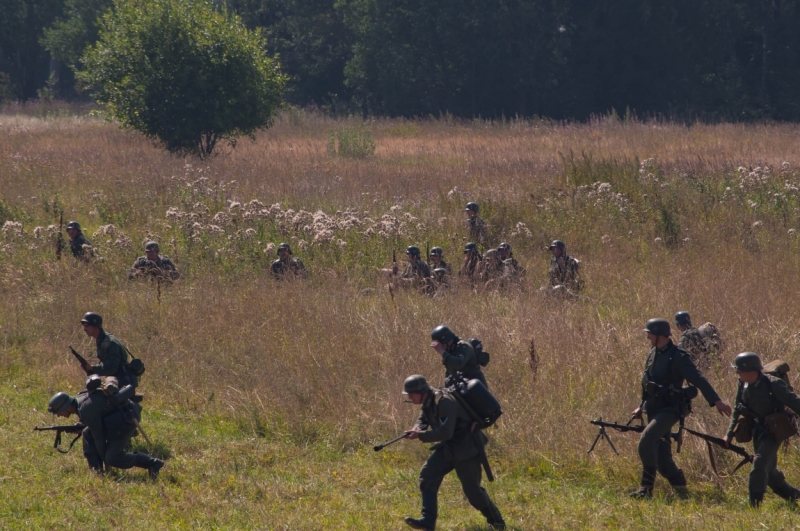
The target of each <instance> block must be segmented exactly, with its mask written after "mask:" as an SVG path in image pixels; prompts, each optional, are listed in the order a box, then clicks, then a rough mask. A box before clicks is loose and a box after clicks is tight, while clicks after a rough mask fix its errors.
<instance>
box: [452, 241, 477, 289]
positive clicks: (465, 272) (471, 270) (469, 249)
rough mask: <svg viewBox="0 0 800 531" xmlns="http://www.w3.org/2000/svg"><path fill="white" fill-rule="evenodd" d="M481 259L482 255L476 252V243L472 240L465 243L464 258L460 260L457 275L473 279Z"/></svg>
mask: <svg viewBox="0 0 800 531" xmlns="http://www.w3.org/2000/svg"><path fill="white" fill-rule="evenodd" d="M481 260H483V257H482V256H481V253H479V252H478V245H477V244H475V243H474V242H470V243H468V244H466V245H465V246H464V259H463V261H462V262H461V269H459V270H458V277H459V278H460V279H462V280H469V281H472V280H473V279H475V277H476V274H477V272H478V265H479V264H480V263H481Z"/></svg>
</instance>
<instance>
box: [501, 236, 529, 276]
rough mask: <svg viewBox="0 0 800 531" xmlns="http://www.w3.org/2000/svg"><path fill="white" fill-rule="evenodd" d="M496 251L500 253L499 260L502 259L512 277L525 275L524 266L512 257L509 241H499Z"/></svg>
mask: <svg viewBox="0 0 800 531" xmlns="http://www.w3.org/2000/svg"><path fill="white" fill-rule="evenodd" d="M497 252H498V253H499V254H500V260H502V261H503V264H505V266H506V268H507V269H508V272H509V273H510V275H511V276H512V277H515V278H518V277H521V276H524V275H525V268H524V267H522V266H520V265H519V262H517V259H516V258H514V253H513V252H512V251H511V244H510V243H506V242H503V243H501V244H500V245H499V246H498V247H497Z"/></svg>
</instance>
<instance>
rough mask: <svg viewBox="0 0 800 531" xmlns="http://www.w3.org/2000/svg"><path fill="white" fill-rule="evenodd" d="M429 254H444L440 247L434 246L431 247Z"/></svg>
mask: <svg viewBox="0 0 800 531" xmlns="http://www.w3.org/2000/svg"><path fill="white" fill-rule="evenodd" d="M431 254H435V255H437V256H442V255H443V254H444V250H443V249H442V248H441V247H434V248H433V249H431Z"/></svg>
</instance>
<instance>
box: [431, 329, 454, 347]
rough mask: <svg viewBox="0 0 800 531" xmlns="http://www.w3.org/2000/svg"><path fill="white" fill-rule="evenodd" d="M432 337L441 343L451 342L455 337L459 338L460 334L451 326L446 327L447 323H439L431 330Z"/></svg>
mask: <svg viewBox="0 0 800 531" xmlns="http://www.w3.org/2000/svg"><path fill="white" fill-rule="evenodd" d="M431 339H433V340H434V341H438V342H439V343H442V344H444V343H449V342H451V341H453V340H454V339H458V336H457V335H455V334H454V333H453V331H452V330H450V328H448V327H446V326H445V325H439V326H437V327H436V328H434V329H433V331H432V332H431Z"/></svg>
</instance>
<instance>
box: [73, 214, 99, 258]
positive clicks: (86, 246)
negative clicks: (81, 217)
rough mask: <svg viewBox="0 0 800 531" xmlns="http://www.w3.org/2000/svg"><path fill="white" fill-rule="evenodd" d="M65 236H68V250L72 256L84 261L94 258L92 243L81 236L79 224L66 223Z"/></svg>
mask: <svg viewBox="0 0 800 531" xmlns="http://www.w3.org/2000/svg"><path fill="white" fill-rule="evenodd" d="M67 234H68V235H69V249H70V251H72V256H74V257H75V258H78V259H80V260H84V261H87V260H89V259H90V258H92V257H94V249H93V248H92V242H90V241H89V239H88V238H86V236H85V235H84V234H83V231H82V230H81V224H80V223H78V222H77V221H70V222H69V223H67Z"/></svg>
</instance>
